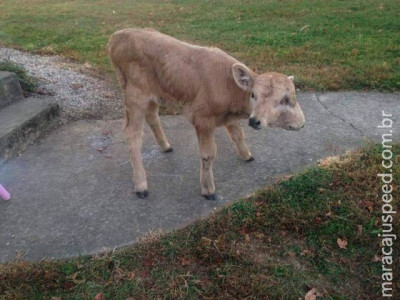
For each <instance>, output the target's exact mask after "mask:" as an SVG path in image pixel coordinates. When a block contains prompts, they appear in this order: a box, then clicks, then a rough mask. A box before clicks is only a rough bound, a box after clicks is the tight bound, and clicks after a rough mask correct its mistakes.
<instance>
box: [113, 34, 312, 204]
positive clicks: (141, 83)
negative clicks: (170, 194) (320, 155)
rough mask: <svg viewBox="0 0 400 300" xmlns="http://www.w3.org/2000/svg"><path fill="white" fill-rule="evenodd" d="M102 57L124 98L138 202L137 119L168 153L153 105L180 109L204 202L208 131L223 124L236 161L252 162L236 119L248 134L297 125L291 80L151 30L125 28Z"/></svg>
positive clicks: (211, 153) (210, 185) (141, 175)
mask: <svg viewBox="0 0 400 300" xmlns="http://www.w3.org/2000/svg"><path fill="white" fill-rule="evenodd" d="M107 52H108V55H109V57H110V60H111V63H112V64H113V66H114V68H115V70H116V73H117V75H118V77H119V80H120V83H121V86H122V88H123V90H124V94H125V109H126V127H125V133H126V137H127V141H128V143H129V147H130V155H131V161H132V165H133V170H134V172H133V174H134V175H133V181H134V184H135V191H136V193H137V195H138V196H139V197H140V198H145V197H147V195H148V192H147V179H146V172H145V170H144V168H143V162H142V156H141V147H142V128H143V123H144V121H145V120H146V122H147V123H148V124H149V126H150V128H151V130H152V132H153V134H154V137H155V139H156V141H157V143H158V144H159V146H160V147H161V149H162V150H163V151H164V152H170V151H172V148H171V145H170V144H169V143H168V140H167V138H166V137H165V135H164V132H163V130H162V128H161V124H160V119H159V116H158V107H159V103H160V101H161V100H163V101H164V102H165V103H166V104H168V103H172V102H178V103H180V104H181V106H182V107H183V113H184V114H185V115H186V117H187V118H188V120H189V121H190V122H191V123H192V124H193V126H194V127H195V129H196V133H197V137H198V141H199V149H200V156H201V171H200V183H201V192H202V194H203V196H204V197H205V198H206V199H209V200H214V199H215V186H214V178H213V171H212V165H213V159H214V158H215V155H216V153H217V147H216V145H215V141H214V130H215V128H216V127H218V126H225V128H226V130H227V132H228V134H229V136H230V138H231V139H232V141H233V143H234V144H235V146H236V149H237V152H238V154H239V155H240V157H241V158H242V159H244V160H246V161H252V160H253V157H252V156H251V153H250V151H249V149H248V147H247V145H246V144H245V142H244V134H243V130H242V129H241V127H240V125H239V119H244V118H249V125H250V126H251V127H253V128H254V129H259V128H261V127H265V126H272V127H282V128H285V129H288V130H299V129H300V128H302V127H303V126H304V122H305V119H304V115H303V112H302V110H301V108H300V106H299V104H298V102H297V100H296V95H295V88H294V85H293V82H292V78H290V77H287V76H285V75H283V74H278V73H265V74H262V75H258V74H256V73H254V72H253V71H251V70H250V69H248V68H247V67H246V66H245V65H243V64H242V63H240V62H239V61H237V60H236V59H234V58H233V57H231V56H229V55H228V54H226V53H225V52H223V51H222V50H220V49H217V48H208V47H199V46H195V45H191V44H188V43H185V42H181V41H179V40H176V39H174V38H172V37H170V36H167V35H164V34H162V33H160V32H157V31H155V30H152V29H125V30H120V31H117V32H115V33H114V34H113V35H112V36H111V37H110V40H109V42H108V45H107Z"/></svg>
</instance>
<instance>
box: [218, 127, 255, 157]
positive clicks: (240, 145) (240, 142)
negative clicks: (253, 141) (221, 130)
mask: <svg viewBox="0 0 400 300" xmlns="http://www.w3.org/2000/svg"><path fill="white" fill-rule="evenodd" d="M225 128H226V131H227V132H228V135H229V136H230V138H231V140H232V142H233V143H234V144H235V146H236V150H237V152H238V154H239V156H240V157H241V158H242V159H244V160H245V161H247V162H250V161H253V160H254V158H253V156H252V155H251V153H250V151H249V147H247V145H246V143H245V142H244V132H243V129H242V127H240V123H239V121H234V122H231V123H228V124H226V125H225Z"/></svg>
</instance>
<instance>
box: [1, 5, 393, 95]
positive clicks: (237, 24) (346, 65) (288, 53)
mask: <svg viewBox="0 0 400 300" xmlns="http://www.w3.org/2000/svg"><path fill="white" fill-rule="evenodd" d="M0 11H1V16H0V41H1V42H2V43H3V44H4V45H6V46H10V47H17V48H21V49H24V50H28V51H32V52H37V53H41V54H61V55H64V56H67V57H70V58H73V59H76V60H78V61H80V62H88V63H90V64H92V65H94V66H96V67H97V68H98V70H102V71H106V72H110V71H111V70H110V65H109V62H108V59H107V57H106V54H105V51H104V47H105V45H106V43H107V39H108V37H109V35H110V34H111V33H113V32H114V31H116V30H118V29H122V28H126V27H153V28H156V29H158V30H160V31H162V32H165V33H167V34H170V35H173V36H175V37H177V38H179V39H182V40H186V41H189V42H193V43H197V44H202V45H213V46H218V47H220V48H222V49H223V50H225V51H227V52H228V53H230V54H232V55H233V56H235V57H237V58H238V59H240V60H242V61H243V62H245V63H247V64H248V65H249V66H250V67H251V68H253V69H255V70H257V71H259V72H261V71H267V70H268V71H278V72H282V73H286V74H294V75H295V76H296V82H297V85H298V86H299V87H301V88H305V89H314V90H320V91H321V90H338V89H357V90H364V89H377V90H388V91H393V90H399V88H400V35H399V34H398V32H399V30H400V6H399V5H398V1H396V0H386V1H375V0H368V1H361V0H353V1H344V0H336V1H331V0H321V1H317V0H309V1H289V0H281V1H278V0H269V1H255V0H229V1H228V0H221V1H212V0H208V1H200V0H165V1H155V0H150V1H145V0H132V1H116V0H99V1H93V0H82V1H78V0H70V1H61V0H54V1H44V0H29V1H28V0H18V1H16V0H3V1H1V2H0Z"/></svg>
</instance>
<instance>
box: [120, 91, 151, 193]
mask: <svg viewBox="0 0 400 300" xmlns="http://www.w3.org/2000/svg"><path fill="white" fill-rule="evenodd" d="M147 106H148V97H146V96H145V95H143V94H142V93H141V91H140V90H138V89H137V88H134V87H132V86H127V87H126V89H125V113H126V127H125V135H126V139H127V142H128V144H129V152H130V156H131V162H132V167H133V183H134V185H135V192H136V195H137V196H138V197H139V198H142V199H143V198H146V197H147V196H148V191H147V179H146V171H145V169H144V167H143V160H142V154H141V150H142V134H143V123H144V119H145V114H146V109H147Z"/></svg>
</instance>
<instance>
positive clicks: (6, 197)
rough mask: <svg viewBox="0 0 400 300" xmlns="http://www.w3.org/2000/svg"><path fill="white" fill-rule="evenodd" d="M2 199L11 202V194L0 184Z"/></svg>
mask: <svg viewBox="0 0 400 300" xmlns="http://www.w3.org/2000/svg"><path fill="white" fill-rule="evenodd" d="M0 197H1V198H3V200H10V198H11V197H10V193H9V192H7V190H6V189H5V188H4V187H3V186H2V185H1V184H0Z"/></svg>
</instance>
